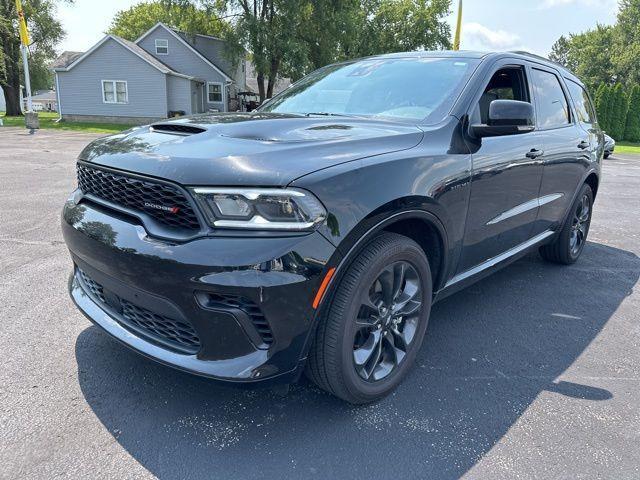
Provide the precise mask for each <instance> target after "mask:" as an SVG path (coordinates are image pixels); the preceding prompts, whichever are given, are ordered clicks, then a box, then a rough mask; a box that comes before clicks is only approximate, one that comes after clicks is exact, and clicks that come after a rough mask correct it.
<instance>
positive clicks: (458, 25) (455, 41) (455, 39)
mask: <svg viewBox="0 0 640 480" xmlns="http://www.w3.org/2000/svg"><path fill="white" fill-rule="evenodd" d="M461 30H462V0H460V1H459V2H458V18H457V20H456V35H455V37H453V49H454V50H460V31H461Z"/></svg>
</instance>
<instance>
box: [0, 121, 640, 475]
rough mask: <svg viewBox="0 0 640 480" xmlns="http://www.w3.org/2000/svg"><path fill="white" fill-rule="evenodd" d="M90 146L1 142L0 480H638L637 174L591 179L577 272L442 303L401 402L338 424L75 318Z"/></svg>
mask: <svg viewBox="0 0 640 480" xmlns="http://www.w3.org/2000/svg"><path fill="white" fill-rule="evenodd" d="M92 138H94V136H90V135H84V134H77V133H65V132H53V131H40V132H38V133H37V134H36V135H33V136H29V135H27V134H26V133H25V132H24V131H23V130H21V129H7V128H5V129H0V179H1V188H0V199H1V202H2V208H0V299H1V302H0V351H1V352H3V359H2V363H3V365H2V367H1V368H0V438H2V441H1V442H0V477H1V478H7V479H9V478H11V479H14V478H52V477H66V478H69V477H71V478H79V477H88V478H147V477H149V478H151V477H154V476H155V477H159V478H166V479H170V478H220V479H235V478H237V479H253V478H256V479H257V478H260V479H263V478H288V479H296V478H305V479H306V478H323V479H324V478H327V479H342V478H344V479H347V478H348V479H359V478H362V479H378V478H381V479H383V478H397V479H401V478H402V479H404V478H416V479H417V478H421V479H424V478H433V479H445V480H446V479H455V478H459V477H464V478H469V479H471V478H483V479H484V478H490V479H492V480H493V479H513V478H552V479H561V478H567V479H569V478H571V479H576V478H585V479H587V478H588V479H592V478H613V479H632V478H640V467H639V466H640V326H639V320H640V293H639V292H638V289H636V286H637V284H638V278H639V276H640V259H639V258H638V255H639V254H640V238H639V233H640V228H639V226H638V223H639V220H640V213H639V212H640V157H633V156H625V155H618V154H616V155H615V156H614V157H612V158H610V159H609V160H607V161H605V164H604V165H605V166H604V177H603V184H602V187H601V189H600V192H599V195H598V199H597V202H596V206H595V215H594V219H593V224H592V227H591V234H590V242H589V245H588V246H587V247H586V249H585V251H584V254H583V256H582V258H581V259H580V261H579V262H578V263H577V264H576V265H574V266H571V267H561V266H556V265H550V264H547V263H544V262H542V261H541V260H540V258H539V257H538V256H537V255H535V254H534V255H530V256H528V257H526V258H525V259H523V260H521V261H519V262H517V263H515V264H513V265H512V266H510V267H508V268H507V269H505V270H502V271H501V272H499V273H497V274H496V275H493V276H492V277H490V278H488V279H486V280H483V281H481V282H480V283H477V284H475V285H474V286H472V287H470V288H468V289H467V290H465V291H463V292H461V293H459V294H456V295H455V296H452V297H450V298H448V299H446V300H444V301H443V302H442V303H440V304H438V305H437V306H436V307H435V309H434V312H433V314H432V317H431V322H430V325H429V328H428V331H427V338H426V340H425V342H424V345H423V348H422V351H421V353H420V355H419V357H418V359H417V364H416V367H415V368H414V369H413V371H412V373H411V374H410V375H409V376H408V378H407V379H406V381H405V382H404V384H403V385H402V386H401V387H400V388H399V389H398V390H397V392H395V393H394V394H393V395H391V396H390V397H388V398H387V399H385V400H384V401H382V402H380V403H378V404H375V405H371V406H366V407H353V406H349V405H346V404H344V403H342V402H340V401H338V400H336V399H334V398H333V397H331V396H329V395H328V394H325V393H323V392H321V391H320V390H318V389H317V388H315V387H313V386H311V385H310V384H309V383H307V382H303V383H301V384H299V385H296V386H294V387H293V388H292V390H291V391H290V393H289V394H288V395H287V396H285V397H282V396H279V395H276V394H275V393H273V392H271V391H269V390H240V389H234V388H228V387H222V386H219V385H217V384H213V383H212V382H210V381H207V380H206V379H202V378H196V377H192V376H189V375H187V374H183V373H180V372H177V371H174V370H171V369H169V368H166V367H163V366H160V365H157V364H155V363H153V362H151V361H149V360H146V359H144V358H142V357H141V356H138V355H136V354H135V353H133V352H131V351H129V350H128V349H126V348H125V347H123V346H121V345H120V344H118V343H116V342H115V341H113V340H111V339H109V338H108V337H107V336H106V335H105V334H103V333H101V331H100V330H98V328H96V327H94V326H92V325H91V324H90V323H89V322H88V321H87V320H86V319H85V318H84V317H83V316H82V315H81V314H80V313H78V312H77V311H76V309H75V308H74V307H73V306H72V304H71V301H70V300H69V298H68V296H67V292H66V281H67V276H68V274H69V272H70V268H71V262H70V260H69V257H68V254H67V251H66V249H65V246H64V243H63V242H62V238H61V233H60V227H59V212H60V207H61V206H62V203H63V201H64V200H65V198H66V196H67V194H68V193H69V192H70V191H71V190H72V188H73V187H74V183H75V182H74V159H75V157H76V156H77V154H78V153H79V151H80V150H81V149H82V147H83V146H84V145H85V144H86V143H87V142H89V141H90V140H91V139H92Z"/></svg>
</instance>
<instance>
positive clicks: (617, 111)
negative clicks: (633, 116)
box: [609, 83, 628, 140]
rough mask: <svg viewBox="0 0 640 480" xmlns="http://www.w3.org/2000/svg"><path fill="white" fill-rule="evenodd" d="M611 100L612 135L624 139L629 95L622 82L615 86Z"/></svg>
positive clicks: (610, 121)
mask: <svg viewBox="0 0 640 480" xmlns="http://www.w3.org/2000/svg"><path fill="white" fill-rule="evenodd" d="M609 101H610V105H611V107H610V108H611V113H610V114H609V127H610V135H611V136H612V137H613V138H614V139H616V140H622V139H623V138H624V130H625V123H626V119H627V109H628V101H627V95H626V94H625V92H624V87H623V86H622V84H620V83H617V84H616V85H615V87H613V90H612V94H611V98H610V100H609Z"/></svg>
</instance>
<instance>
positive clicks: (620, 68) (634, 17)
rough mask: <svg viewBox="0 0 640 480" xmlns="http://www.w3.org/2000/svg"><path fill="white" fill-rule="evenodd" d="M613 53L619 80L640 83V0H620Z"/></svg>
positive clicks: (627, 82)
mask: <svg viewBox="0 0 640 480" xmlns="http://www.w3.org/2000/svg"><path fill="white" fill-rule="evenodd" d="M613 53H614V62H615V64H616V68H617V73H618V76H619V81H622V82H624V83H625V84H626V85H628V86H631V85H634V84H636V83H639V82H640V68H638V58H640V0H620V2H619V4H618V22H617V24H616V26H615V51H614V52H613Z"/></svg>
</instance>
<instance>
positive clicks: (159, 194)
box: [77, 163, 200, 231]
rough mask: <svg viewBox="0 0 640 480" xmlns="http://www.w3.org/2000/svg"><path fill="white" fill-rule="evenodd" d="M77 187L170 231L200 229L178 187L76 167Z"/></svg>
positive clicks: (189, 205) (80, 165) (193, 212)
mask: <svg viewBox="0 0 640 480" xmlns="http://www.w3.org/2000/svg"><path fill="white" fill-rule="evenodd" d="M77 173H78V186H79V187H80V190H82V192H83V193H85V194H90V195H93V196H95V197H98V198H102V199H104V200H107V201H109V202H111V203H115V204H116V205H122V206H123V207H127V208H130V209H133V210H137V211H140V212H144V213H146V214H148V215H149V216H151V217H153V218H154V219H155V220H156V221H158V222H160V223H162V224H163V225H166V226H168V227H171V228H175V229H181V230H191V231H194V230H199V229H200V223H199V222H198V217H197V215H196V213H195V211H194V209H193V207H192V206H191V203H190V202H189V200H188V199H187V197H186V196H185V194H183V193H182V192H181V191H180V190H179V189H178V188H176V187H173V186H171V185H166V184H164V183H156V182H153V181H149V180H140V179H137V178H134V177H129V176H127V175H125V174H119V173H113V172H108V171H106V170H100V169H97V168H93V167H88V166H86V165H82V164H80V163H79V164H78V165H77Z"/></svg>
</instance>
